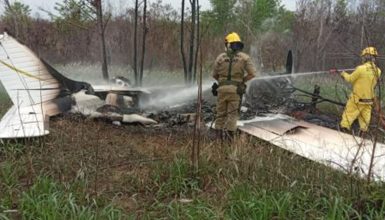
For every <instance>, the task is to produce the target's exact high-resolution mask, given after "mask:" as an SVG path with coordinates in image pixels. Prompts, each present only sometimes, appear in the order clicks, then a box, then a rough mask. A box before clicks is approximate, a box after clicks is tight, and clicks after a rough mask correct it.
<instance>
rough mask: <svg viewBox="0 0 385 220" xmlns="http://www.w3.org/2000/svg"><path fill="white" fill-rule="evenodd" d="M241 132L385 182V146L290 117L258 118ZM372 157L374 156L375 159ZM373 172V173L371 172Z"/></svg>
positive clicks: (312, 158) (344, 169) (324, 162)
mask: <svg viewBox="0 0 385 220" xmlns="http://www.w3.org/2000/svg"><path fill="white" fill-rule="evenodd" d="M239 125H240V127H239V129H240V130H242V131H244V132H246V133H248V134H250V135H252V136H255V137H258V138H261V139H263V140H266V141H268V142H270V143H272V144H274V145H275V146H278V147H280V148H283V149H285V150H288V151H291V152H293V153H295V154H297V155H300V156H302V157H305V158H307V159H309V160H312V161H315V162H318V163H321V164H324V165H327V166H330V167H332V168H335V169H339V170H342V171H344V172H347V173H355V174H358V175H360V176H362V177H367V176H368V175H369V174H370V175H371V178H373V179H374V180H380V181H385V144H383V143H376V150H375V151H373V145H374V144H375V143H374V142H372V141H371V140H368V139H362V138H359V137H355V136H353V135H350V134H345V133H341V132H339V131H336V130H332V129H329V128H325V127H321V126H318V125H314V124H311V123H307V122H304V121H298V120H295V119H293V118H290V117H289V116H286V117H284V115H281V116H279V115H275V116H270V117H256V118H255V119H254V120H250V121H244V122H243V123H239ZM372 155H373V157H372ZM371 162H372V164H371ZM369 170H371V172H369Z"/></svg>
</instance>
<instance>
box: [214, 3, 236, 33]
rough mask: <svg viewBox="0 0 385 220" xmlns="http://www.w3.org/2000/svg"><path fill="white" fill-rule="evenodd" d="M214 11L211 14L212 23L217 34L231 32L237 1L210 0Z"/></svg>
mask: <svg viewBox="0 0 385 220" xmlns="http://www.w3.org/2000/svg"><path fill="white" fill-rule="evenodd" d="M210 3H211V6H212V10H211V13H210V14H209V19H210V23H211V25H212V27H213V29H214V31H215V32H216V33H220V34H222V35H223V34H224V33H227V32H229V31H230V25H231V24H232V23H233V21H234V17H235V14H234V10H233V8H234V7H235V4H236V3H237V1H236V0H210Z"/></svg>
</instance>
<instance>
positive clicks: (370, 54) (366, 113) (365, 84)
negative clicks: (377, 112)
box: [340, 47, 381, 132]
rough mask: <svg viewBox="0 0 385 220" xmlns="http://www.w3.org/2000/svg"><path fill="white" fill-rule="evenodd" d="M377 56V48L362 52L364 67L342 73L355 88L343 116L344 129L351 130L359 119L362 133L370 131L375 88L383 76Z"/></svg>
mask: <svg viewBox="0 0 385 220" xmlns="http://www.w3.org/2000/svg"><path fill="white" fill-rule="evenodd" d="M377 56H378V53H377V50H376V48H374V47H368V48H366V49H364V50H363V51H362V54H361V57H362V62H363V64H362V65H360V66H358V67H357V68H356V69H355V70H354V72H353V73H352V74H348V73H347V72H342V73H341V76H342V77H343V78H344V79H345V80H346V81H347V82H349V83H351V84H352V86H353V91H352V93H351V94H350V97H349V100H348V102H347V103H346V106H345V111H344V113H343V114H342V120H341V123H340V125H341V128H343V129H348V130H350V127H351V125H352V124H353V122H354V121H355V120H356V119H357V118H358V122H359V125H360V131H361V132H365V131H367V130H368V127H369V124H370V118H371V113H372V106H373V102H374V99H375V87H376V84H377V82H378V80H379V78H380V76H381V70H380V69H379V68H378V67H377V66H376V64H375V61H376V60H375V59H376V57H377Z"/></svg>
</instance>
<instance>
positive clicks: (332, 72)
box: [329, 68, 341, 75]
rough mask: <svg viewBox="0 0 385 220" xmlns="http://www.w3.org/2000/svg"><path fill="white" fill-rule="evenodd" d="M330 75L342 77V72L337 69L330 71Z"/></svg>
mask: <svg viewBox="0 0 385 220" xmlns="http://www.w3.org/2000/svg"><path fill="white" fill-rule="evenodd" d="M329 73H330V74H332V75H340V74H341V71H339V70H338V69H337V68H333V69H330V70H329Z"/></svg>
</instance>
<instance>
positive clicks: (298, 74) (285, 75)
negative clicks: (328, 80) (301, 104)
mask: <svg viewBox="0 0 385 220" xmlns="http://www.w3.org/2000/svg"><path fill="white" fill-rule="evenodd" d="M339 71H354V69H342V70H339ZM326 73H330V72H329V71H318V72H304V73H294V74H293V73H292V74H283V75H276V76H262V77H256V78H253V79H252V80H251V81H257V80H269V79H278V78H288V77H293V78H295V77H298V76H311V75H320V74H326Z"/></svg>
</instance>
